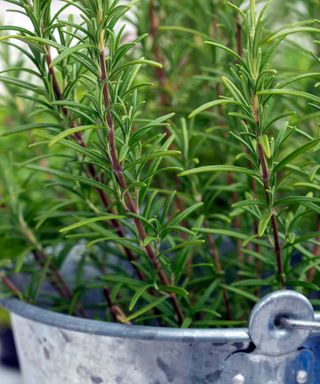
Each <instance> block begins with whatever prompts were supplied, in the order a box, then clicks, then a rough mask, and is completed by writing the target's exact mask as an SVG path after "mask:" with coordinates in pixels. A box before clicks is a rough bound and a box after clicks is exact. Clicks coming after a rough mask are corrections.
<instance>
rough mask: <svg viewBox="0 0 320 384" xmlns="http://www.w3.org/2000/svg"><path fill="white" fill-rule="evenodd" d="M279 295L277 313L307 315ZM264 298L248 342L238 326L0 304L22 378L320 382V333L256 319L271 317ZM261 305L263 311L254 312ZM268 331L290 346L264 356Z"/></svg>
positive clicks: (46, 382) (73, 383)
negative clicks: (80, 315)
mask: <svg viewBox="0 0 320 384" xmlns="http://www.w3.org/2000/svg"><path fill="white" fill-rule="evenodd" d="M279 295H280V296H279ZM283 295H284V296H286V295H287V296H286V297H287V299H288V301H285V303H287V304H288V303H291V304H288V305H287V307H286V308H283V303H284V302H283V303H282V305H281V313H280V315H289V314H290V315H293V314H294V315H295V316H298V315H299V314H298V312H297V308H299V311H302V312H304V315H302V317H300V315H299V317H298V318H299V319H300V318H301V319H308V320H310V305H309V303H308V302H307V301H306V300H305V299H304V298H303V297H301V296H300V297H297V301H295V300H294V298H295V297H294V296H292V295H296V294H295V293H290V292H288V291H283V292H282V293H276V296H275V298H276V301H274V303H278V304H275V306H277V305H279V302H281V301H282V300H285V297H284V296H283ZM298 296H299V295H298ZM271 299H272V297H271ZM271 299H270V297H269V296H268V297H267V298H265V299H263V300H262V302H261V303H259V304H258V305H257V307H256V308H255V309H254V310H253V313H252V315H251V321H250V328H249V331H250V329H251V331H252V332H253V333H254V332H256V334H255V335H256V336H257V334H258V339H255V337H256V336H255V337H254V339H255V340H256V343H257V345H256V346H255V345H254V344H253V343H252V341H251V339H250V337H249V332H248V330H246V329H217V330H199V329H168V328H155V327H139V326H125V325H119V324H106V323H102V322H97V321H92V320H83V319H75V318H72V317H69V316H65V315H61V314H56V313H51V312H48V311H45V310H43V309H39V308H36V307H33V306H30V305H28V304H24V303H21V302H19V301H16V300H9V301H7V302H6V303H5V306H6V307H7V308H8V309H9V310H10V311H11V312H12V321H13V326H14V332H15V337H16V340H17V344H18V353H19V357H20V361H21V365H22V370H23V378H24V383H25V384H62V383H67V384H167V383H168V384H169V383H173V384H229V383H230V384H259V383H264V384H304V383H308V384H318V383H320V367H318V365H317V364H316V361H317V360H319V359H320V336H317V335H315V334H312V335H310V336H309V337H308V338H307V340H304V339H305V338H306V337H307V336H308V333H307V334H304V336H303V337H302V333H301V332H298V333H297V331H296V330H294V331H293V330H285V329H282V330H278V331H279V332H280V333H279V334H278V335H276V333H275V330H274V327H275V325H274V319H271V320H270V322H269V323H268V322H264V320H265V318H266V317H268V313H269V312H268V310H266V308H269V309H270V308H271V312H272V313H273V315H272V316H276V317H277V316H278V315H279V313H278V311H276V310H275V306H274V305H273V304H272V303H271V302H272V300H271ZM299 300H300V301H299ZM270 303H271V304H270ZM284 309H285V310H284ZM261 310H262V311H265V312H264V314H263V316H262V318H261V317H260V316H259V313H260V314H261V313H263V312H261ZM257 311H258V312H257ZM311 316H312V317H313V313H312V314H311ZM254 319H258V320H257V321H258V323H256V324H255V320H254ZM259 323H261V325H263V324H264V326H265V327H266V328H262V329H264V332H265V335H266V338H264V337H262V336H261V334H259V332H258V330H257V328H255V327H256V326H257V324H259ZM252 324H253V325H252ZM254 324H255V325H254ZM266 324H267V325H266ZM270 332H271V333H270ZM270 335H271V336H270ZM270 337H273V338H274V339H279V340H280V341H281V340H285V339H289V338H291V342H292V348H289V347H288V345H289V344H290V343H289V344H288V343H284V345H285V349H286V351H285V352H283V351H282V350H281V345H282V344H281V342H279V343H278V344H277V343H276V344H273V345H276V348H275V354H274V355H272V353H271V352H272V351H270V349H269V347H270V345H271V344H268V343H267V341H268V340H269V341H270ZM299 337H300V343H301V345H298V346H297V343H298V342H297V340H298V339H297V338H299ZM257 340H259V341H257ZM302 343H303V344H304V346H303V347H302ZM258 344H259V345H258ZM277 346H280V347H279V348H280V349H277V348H278V347H277ZM266 348H267V349H266ZM290 349H292V350H290ZM266 352H267V353H266Z"/></svg>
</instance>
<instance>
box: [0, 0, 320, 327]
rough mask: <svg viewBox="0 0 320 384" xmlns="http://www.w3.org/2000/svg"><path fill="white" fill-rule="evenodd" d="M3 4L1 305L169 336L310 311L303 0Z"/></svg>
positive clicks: (314, 203) (314, 234) (319, 236)
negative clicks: (289, 305)
mask: <svg viewBox="0 0 320 384" xmlns="http://www.w3.org/2000/svg"><path fill="white" fill-rule="evenodd" d="M6 2H7V3H9V4H12V5H14V6H15V7H16V11H18V12H20V13H22V14H23V15H24V16H25V17H26V19H28V25H30V28H27V27H21V26H18V25H15V26H6V25H4V26H1V27H0V31H1V33H2V34H1V36H0V41H1V45H2V50H3V55H2V58H3V61H4V64H5V66H6V67H7V68H6V69H5V70H4V71H3V72H2V74H1V76H0V81H1V83H2V84H3V86H4V88H5V91H4V95H3V98H2V105H1V106H2V111H3V112H2V115H1V119H2V125H3V126H4V128H1V132H2V136H3V137H2V139H1V143H0V146H1V152H2V153H1V161H0V167H1V176H0V180H1V186H0V198H1V202H0V204H1V211H2V214H1V218H0V232H1V244H2V247H1V256H0V257H1V264H0V267H1V272H0V277H1V280H2V287H3V288H2V292H3V295H14V296H18V297H19V298H20V299H21V300H25V301H28V302H30V303H35V304H38V305H44V306H46V307H49V308H51V309H52V310H56V311H61V312H64V313H69V314H74V315H77V316H82V317H92V318H97V319H100V320H106V321H116V322H122V323H135V324H153V325H162V326H174V327H176V326H182V327H208V326H233V325H241V324H243V320H242V319H243V318H246V317H247V315H248V311H249V309H250V308H251V307H252V305H253V303H254V302H256V301H257V300H258V298H259V297H260V296H261V295H262V294H264V293H266V292H269V291H271V290H274V289H281V288H284V287H287V288H292V289H296V290H298V291H300V292H303V293H305V294H307V295H311V296H310V297H312V298H313V303H314V304H315V305H316V304H317V303H318V301H317V296H316V295H315V293H314V292H316V291H317V290H318V283H319V277H320V274H319V272H320V269H319V268H320V267H319V256H320V208H319V202H320V199H319V197H317V192H318V191H319V180H320V179H319V176H318V170H319V161H320V157H319V148H320V138H319V130H318V122H317V119H318V117H319V108H320V98H319V96H317V95H316V91H317V87H318V85H319V77H320V76H319V69H318V68H319V61H320V59H319V57H318V51H319V48H318V47H319V45H318V42H317V40H316V39H317V38H318V35H319V32H320V30H319V28H318V25H317V21H316V20H313V19H311V17H314V16H312V14H313V12H314V10H313V6H314V1H307V2H306V4H305V6H304V7H303V9H302V8H298V10H299V11H296V8H294V7H291V8H290V9H287V8H286V7H287V5H288V4H282V3H281V4H280V3H279V2H277V1H274V4H273V5H270V2H268V3H265V2H257V4H255V1H254V0H251V1H250V4H248V5H246V2H242V1H232V2H229V3H227V2H225V1H219V0H217V1H211V0H187V1H185V2H181V3H180V2H176V1H171V0H161V1H156V0H141V1H140V2H137V1H134V2H132V3H129V2H120V1H118V0H107V1H104V0H63V1H61V4H62V5H61V7H60V9H59V11H57V12H56V13H54V12H53V11H52V9H53V6H52V1H51V0H32V1H31V0H6ZM256 5H257V9H256ZM258 6H259V7H258ZM278 9H280V10H278ZM281 11H283V12H284V13H283V17H282V18H281V20H279V23H278V19H277V18H278V17H279V15H281ZM66 15H67V16H66ZM268 15H272V18H271V17H268ZM288 15H290V17H289V16H288ZM285 16H286V17H285ZM293 18H294V20H295V23H292V19H293ZM287 19H288V20H287ZM124 21H125V22H126V23H127V24H129V25H130V29H128V28H127V27H126V25H125V23H124ZM280 22H281V24H282V26H281V27H280V28H279V25H280ZM285 23H287V24H285ZM128 31H130V32H128ZM291 36H294V37H295V38H294V39H292V38H291ZM296 37H298V38H296ZM306 47H307V48H306ZM13 50H14V51H17V52H19V59H18V61H17V62H14V63H12V62H10V60H9V57H10V53H11V52H12V51H13ZM297 53H299V55H298V57H297ZM287 57H289V58H290V57H291V58H292V57H294V59H291V60H287ZM27 148H28V149H27ZM27 151H28V152H27Z"/></svg>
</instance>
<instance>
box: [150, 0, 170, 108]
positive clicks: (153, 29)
mask: <svg viewBox="0 0 320 384" xmlns="http://www.w3.org/2000/svg"><path fill="white" fill-rule="evenodd" d="M149 22H150V36H151V37H152V43H153V44H152V49H153V54H154V57H155V59H156V61H157V62H158V63H160V64H162V67H161V68H158V67H157V68H155V74H156V76H157V78H158V81H159V86H160V102H161V105H162V106H163V107H166V106H168V105H169V97H168V94H167V93H166V92H165V85H166V72H165V70H164V64H165V59H164V57H163V55H162V53H161V48H160V45H159V43H158V31H159V25H160V20H159V17H158V15H157V12H156V8H155V2H154V0H150V3H149Z"/></svg>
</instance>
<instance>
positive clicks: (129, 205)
mask: <svg viewBox="0 0 320 384" xmlns="http://www.w3.org/2000/svg"><path fill="white" fill-rule="evenodd" d="M101 43H102V44H103V39H101ZM99 60H100V69H101V74H100V75H101V83H102V84H103V97H104V103H105V109H106V124H107V127H108V132H109V133H108V138H109V157H110V163H111V166H112V169H113V172H114V175H115V177H116V179H117V181H118V184H119V186H120V188H121V190H122V191H123V192H124V201H125V205H126V207H125V208H126V209H127V210H128V211H130V212H131V213H134V214H135V215H138V214H139V212H138V210H137V207H136V204H135V202H134V200H133V198H132V196H131V194H130V193H129V191H128V185H127V182H126V179H125V177H124V174H123V169H122V165H121V163H120V162H119V159H118V153H117V148H116V139H115V129H114V124H113V117H112V113H111V111H110V96H109V87H108V83H107V67H106V62H105V53H104V46H101V47H100V55H99ZM133 220H134V223H135V226H136V229H137V232H138V237H139V239H140V241H141V243H142V244H144V242H145V240H146V238H147V234H146V231H145V228H144V226H143V224H142V222H141V220H139V219H138V218H137V217H134V219H133ZM143 247H144V249H145V252H146V254H147V256H148V257H149V260H150V262H151V264H152V265H153V267H154V268H155V270H156V272H157V274H158V276H159V278H160V281H161V283H162V284H163V285H166V286H169V285H170V281H169V279H168V277H167V275H166V273H165V272H164V271H163V269H162V266H161V264H160V261H159V260H158V258H157V254H156V253H155V251H154V250H153V248H152V247H151V245H150V244H148V245H143ZM170 297H171V301H172V304H173V307H174V310H175V312H176V315H177V318H178V322H179V323H180V324H181V323H182V322H183V320H184V316H183V313H182V310H181V308H180V304H179V302H178V299H177V296H176V295H175V294H171V295H170Z"/></svg>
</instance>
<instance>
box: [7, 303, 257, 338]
mask: <svg viewBox="0 0 320 384" xmlns="http://www.w3.org/2000/svg"><path fill="white" fill-rule="evenodd" d="M0 305H1V306H2V307H4V308H5V309H6V310H7V311H9V312H10V313H11V314H13V315H15V316H19V317H22V318H25V319H28V320H31V321H34V322H36V323H40V324H44V325H48V326H52V327H56V328H61V329H65V330H69V331H74V332H79V333H86V334H91V335H100V336H109V337H119V338H128V339H137V340H157V341H173V342H189V343H190V342H216V343H236V342H250V341H251V339H250V336H249V332H248V329H247V328H214V329H202V328H170V327H156V326H155V327H153V326H144V325H126V324H118V323H112V322H104V321H98V320H92V319H83V318H79V317H74V316H70V315H65V314H62V313H57V312H53V311H50V310H47V309H43V308H40V307H37V306H35V305H32V304H29V303H26V302H23V301H21V300H18V299H15V298H9V299H2V300H0Z"/></svg>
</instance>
